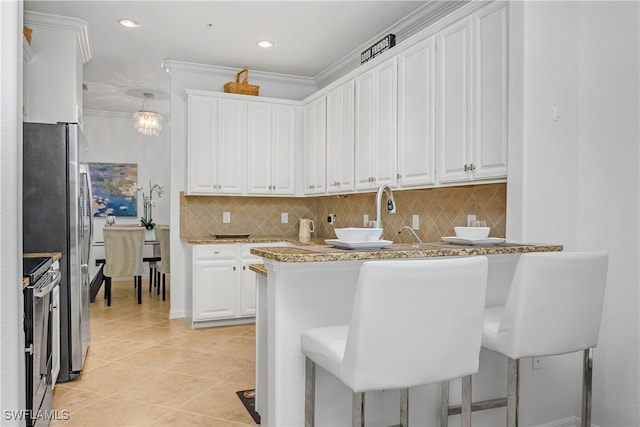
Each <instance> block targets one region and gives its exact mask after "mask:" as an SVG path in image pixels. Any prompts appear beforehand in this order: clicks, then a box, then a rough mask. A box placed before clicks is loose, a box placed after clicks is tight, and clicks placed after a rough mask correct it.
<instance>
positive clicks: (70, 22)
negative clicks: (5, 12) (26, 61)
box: [24, 10, 93, 63]
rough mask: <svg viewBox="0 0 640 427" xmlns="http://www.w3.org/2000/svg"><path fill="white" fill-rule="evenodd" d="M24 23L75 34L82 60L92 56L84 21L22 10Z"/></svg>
mask: <svg viewBox="0 0 640 427" xmlns="http://www.w3.org/2000/svg"><path fill="white" fill-rule="evenodd" d="M24 24H25V25H27V26H29V27H31V28H34V29H35V28H43V29H48V30H54V31H66V32H70V33H75V34H76V35H77V40H78V46H79V47H80V55H81V56H82V62H83V63H85V62H88V61H89V60H90V59H91V58H93V52H92V50H91V41H90V39H89V27H88V25H87V23H86V22H85V21H83V20H82V19H78V18H72V17H69V16H58V15H51V14H48V13H40V12H31V11H28V10H25V11H24Z"/></svg>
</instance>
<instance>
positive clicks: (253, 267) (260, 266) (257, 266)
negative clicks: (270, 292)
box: [249, 264, 267, 277]
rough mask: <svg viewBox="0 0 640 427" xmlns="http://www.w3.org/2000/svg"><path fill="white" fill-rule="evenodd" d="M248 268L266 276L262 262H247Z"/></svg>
mask: <svg viewBox="0 0 640 427" xmlns="http://www.w3.org/2000/svg"><path fill="white" fill-rule="evenodd" d="M249 270H251V271H253V272H254V273H257V274H259V275H261V276H265V277H266V276H267V269H266V268H265V266H264V264H249Z"/></svg>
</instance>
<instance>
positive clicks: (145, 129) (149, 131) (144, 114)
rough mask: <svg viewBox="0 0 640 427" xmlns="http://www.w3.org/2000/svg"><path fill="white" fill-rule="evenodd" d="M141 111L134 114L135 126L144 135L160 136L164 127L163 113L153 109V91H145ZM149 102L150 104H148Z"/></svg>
mask: <svg viewBox="0 0 640 427" xmlns="http://www.w3.org/2000/svg"><path fill="white" fill-rule="evenodd" d="M143 95H144V101H142V107H141V108H140V111H137V112H135V113H134V114H133V126H134V127H135V128H136V129H137V130H138V132H140V133H141V134H143V135H149V136H158V133H159V132H160V129H162V115H161V114H159V113H156V112H154V111H151V107H150V104H151V101H152V100H153V93H150V92H145V93H143ZM147 103H148V104H149V106H147Z"/></svg>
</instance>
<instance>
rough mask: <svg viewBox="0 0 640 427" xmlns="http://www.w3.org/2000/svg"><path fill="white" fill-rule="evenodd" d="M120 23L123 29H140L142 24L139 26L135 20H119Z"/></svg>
mask: <svg viewBox="0 0 640 427" xmlns="http://www.w3.org/2000/svg"><path fill="white" fill-rule="evenodd" d="M118 22H119V23H120V25H122V26H123V27H127V28H138V27H139V26H140V24H138V23H137V22H136V21H134V20H133V19H127V18H123V19H121V20H119V21H118Z"/></svg>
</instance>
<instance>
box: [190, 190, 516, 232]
mask: <svg viewBox="0 0 640 427" xmlns="http://www.w3.org/2000/svg"><path fill="white" fill-rule="evenodd" d="M393 196H394V199H395V201H396V209H397V213H396V214H390V213H388V212H387V211H386V195H385V196H384V197H383V202H384V203H383V206H382V223H383V226H384V229H385V231H384V234H383V237H382V238H383V239H386V240H393V241H396V242H412V237H411V235H410V233H408V232H406V231H405V232H403V233H402V234H401V235H398V233H397V230H398V229H400V227H402V226H403V225H408V226H411V225H412V221H413V215H419V229H418V230H416V234H418V236H419V237H420V238H421V239H422V240H423V241H425V242H434V241H439V240H440V238H441V237H442V236H453V235H455V232H454V229H453V227H455V226H458V225H466V224H467V215H468V214H475V215H476V217H477V218H478V219H483V220H485V221H486V222H487V225H488V226H490V227H491V233H490V236H492V237H505V232H506V204H507V185H506V184H505V183H498V184H482V185H468V186H460V187H440V188H429V189H423V190H396V191H394V192H393ZM375 198H376V194H375V193H358V194H349V195H344V196H318V197H295V198H293V197H240V196H238V197H235V196H185V195H184V194H181V195H180V203H181V204H180V235H181V236H183V237H207V236H209V235H210V234H235V233H250V234H252V235H255V236H297V235H298V225H299V220H300V219H301V218H310V219H313V220H314V221H315V224H316V232H315V233H313V235H314V236H317V237H324V238H335V234H334V232H333V226H332V225H331V224H329V223H328V222H327V216H328V215H329V214H330V213H335V214H336V223H335V227H362V226H363V224H364V215H365V214H366V215H368V217H369V220H371V221H373V220H375V216H376V208H375ZM223 212H229V213H230V216H231V222H230V223H228V224H225V223H223V221H222V217H223ZM282 213H287V215H288V223H286V224H283V223H282V222H281V214H282Z"/></svg>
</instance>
